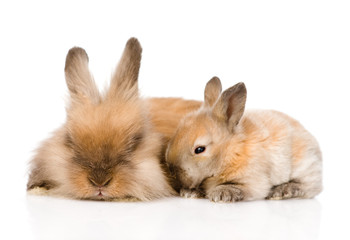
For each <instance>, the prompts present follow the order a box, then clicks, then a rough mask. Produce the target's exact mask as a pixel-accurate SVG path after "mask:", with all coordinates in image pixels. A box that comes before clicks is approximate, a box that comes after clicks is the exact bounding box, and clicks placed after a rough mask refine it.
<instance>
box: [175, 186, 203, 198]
mask: <svg viewBox="0 0 350 240" xmlns="http://www.w3.org/2000/svg"><path fill="white" fill-rule="evenodd" d="M180 196H181V197H185V198H203V197H204V194H203V192H202V191H201V190H199V189H196V188H191V189H188V188H181V189H180Z"/></svg>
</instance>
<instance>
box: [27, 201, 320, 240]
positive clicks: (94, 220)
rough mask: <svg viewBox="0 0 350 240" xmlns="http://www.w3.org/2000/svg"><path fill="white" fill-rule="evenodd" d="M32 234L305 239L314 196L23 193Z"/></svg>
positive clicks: (312, 222)
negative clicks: (229, 200) (106, 197)
mask: <svg viewBox="0 0 350 240" xmlns="http://www.w3.org/2000/svg"><path fill="white" fill-rule="evenodd" d="M27 208H28V211H29V221H30V224H31V227H32V231H33V234H34V235H35V238H36V239H45V240H47V239H135V238H137V239H190V238H191V239H293V240H294V239H308V240H313V239H317V238H318V233H319V226H320V220H321V205H320V204H319V203H318V201H317V200H314V199H313V200H288V201H286V200H285V201H255V202H242V203H233V204H217V203H212V202H210V201H208V200H198V199H181V198H169V199H164V200H160V201H154V202H146V203H145V202H126V203H122V202H94V201H74V200H66V199H56V198H50V197H38V196H28V197H27Z"/></svg>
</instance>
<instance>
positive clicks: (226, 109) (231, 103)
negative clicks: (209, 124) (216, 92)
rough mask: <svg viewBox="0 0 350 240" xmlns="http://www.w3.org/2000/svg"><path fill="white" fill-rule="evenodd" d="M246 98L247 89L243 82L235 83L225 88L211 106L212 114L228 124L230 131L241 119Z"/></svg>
mask: <svg viewBox="0 0 350 240" xmlns="http://www.w3.org/2000/svg"><path fill="white" fill-rule="evenodd" d="M246 98H247V89H246V87H245V85H244V83H242V82H241V83H237V84H236V85H234V86H233V87H230V88H229V89H227V90H225V91H224V92H223V93H222V94H221V96H220V98H219V100H218V101H217V102H216V104H215V106H214V108H213V114H214V115H215V116H216V117H218V118H219V119H220V120H222V121H225V122H226V123H227V124H228V128H229V130H230V131H231V132H233V131H234V129H235V127H236V126H237V124H238V123H239V121H240V120H241V117H242V115H243V113H244V108H245V103H246Z"/></svg>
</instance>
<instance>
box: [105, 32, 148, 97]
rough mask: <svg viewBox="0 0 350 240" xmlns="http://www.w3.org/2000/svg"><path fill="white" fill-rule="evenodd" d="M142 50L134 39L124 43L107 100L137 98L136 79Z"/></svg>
mask: <svg viewBox="0 0 350 240" xmlns="http://www.w3.org/2000/svg"><path fill="white" fill-rule="evenodd" d="M141 53H142V48H141V45H140V43H139V41H138V40H137V39H136V38H130V39H129V40H128V42H127V43H126V46H125V49H124V52H123V55H122V57H121V59H120V61H119V64H118V66H117V68H116V70H115V72H114V74H113V77H112V80H111V85H110V89H109V91H108V93H107V97H108V98H113V97H114V96H118V97H120V95H121V96H123V95H124V96H125V97H127V98H129V97H135V96H138V86H137V79H138V76H139V69H140V62H141Z"/></svg>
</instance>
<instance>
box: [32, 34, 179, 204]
mask: <svg viewBox="0 0 350 240" xmlns="http://www.w3.org/2000/svg"><path fill="white" fill-rule="evenodd" d="M141 52H142V49H141V46H140V44H139V42H138V41H137V39H135V38H131V39H130V40H129V41H128V42H127V44H126V47H125V50H124V53H123V55H122V57H121V60H120V62H119V65H118V66H117V68H116V71H115V73H114V75H113V76H112V79H111V84H110V88H109V90H108V91H107V92H106V94H104V95H101V94H100V93H99V91H98V89H97V87H96V85H95V82H94V80H93V78H92V76H91V74H90V72H89V69H88V56H87V54H86V52H85V51H84V50H83V49H82V48H72V49H71V50H70V51H69V52H68V55H67V58H66V66H65V76H66V82H67V86H68V88H69V93H70V102H69V105H68V106H67V121H66V123H65V124H64V125H63V126H62V127H61V128H59V129H58V130H57V131H55V132H54V133H53V136H52V137H50V138H49V139H48V140H46V141H44V142H43V143H42V144H41V146H40V147H39V149H38V150H37V154H36V155H35V156H34V158H33V159H32V161H31V162H30V176H29V181H28V185H27V189H28V190H29V191H31V190H32V189H36V188H44V189H47V193H48V194H51V195H56V196H64V197H70V198H76V199H95V200H112V199H120V198H122V199H123V198H129V197H132V198H136V199H140V200H151V199H155V198H160V197H166V196H170V195H172V194H173V193H174V191H173V189H172V188H171V187H170V185H169V183H168V181H167V179H166V177H165V175H164V173H163V171H162V169H161V167H160V160H159V154H160V151H161V146H162V142H161V136H160V134H158V133H156V131H155V130H154V128H153V126H152V124H151V121H150V116H149V112H148V109H147V107H146V106H147V103H146V102H145V101H143V100H141V99H140V98H139V95H138V86H137V85H138V84H137V79H138V73H139V68H140V61H141Z"/></svg>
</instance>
